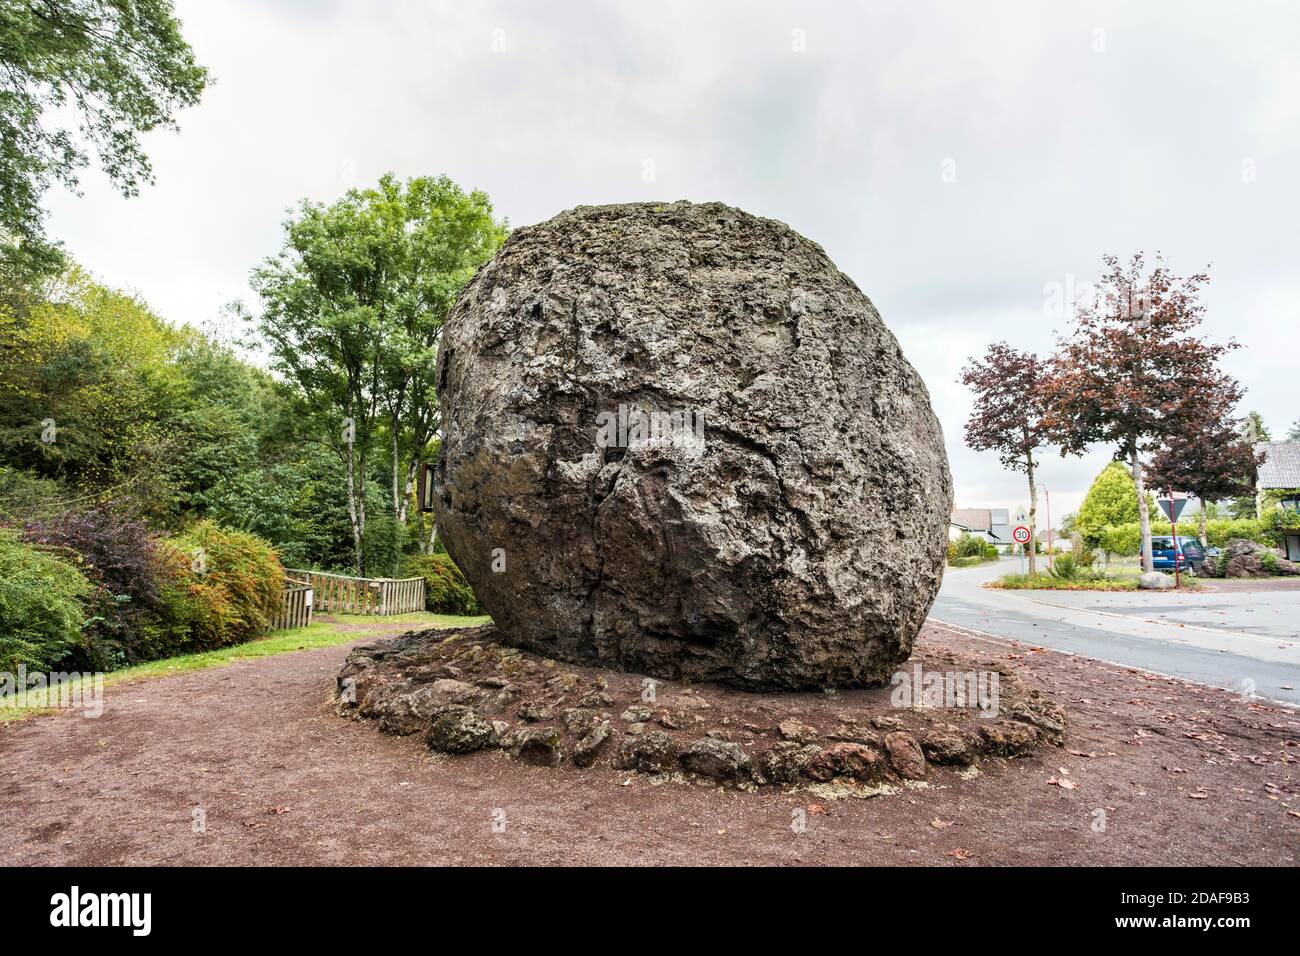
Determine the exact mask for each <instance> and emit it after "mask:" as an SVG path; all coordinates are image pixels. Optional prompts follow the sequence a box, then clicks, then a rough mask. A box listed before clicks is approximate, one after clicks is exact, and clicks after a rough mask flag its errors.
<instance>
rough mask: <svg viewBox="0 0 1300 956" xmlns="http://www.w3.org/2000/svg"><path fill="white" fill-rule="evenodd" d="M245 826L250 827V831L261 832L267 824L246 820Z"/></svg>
mask: <svg viewBox="0 0 1300 956" xmlns="http://www.w3.org/2000/svg"><path fill="white" fill-rule="evenodd" d="M244 826H246V827H248V829H250V830H260V829H261V828H262V827H264V826H266V824H265V823H261V822H259V821H257V820H245V821H244Z"/></svg>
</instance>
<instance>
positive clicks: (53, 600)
mask: <svg viewBox="0 0 1300 956" xmlns="http://www.w3.org/2000/svg"><path fill="white" fill-rule="evenodd" d="M91 590H92V585H91V583H90V582H89V581H88V580H87V579H86V576H85V575H83V574H82V573H81V572H80V571H78V570H77V569H76V568H75V567H73V566H72V564H70V563H69V562H67V561H66V560H64V559H63V558H61V557H59V556H58V555H56V554H51V553H49V552H47V551H44V550H42V549H40V548H38V547H35V546H33V545H30V544H27V543H25V542H23V541H21V540H20V539H19V537H18V534H17V532H15V531H13V530H11V529H8V528H0V669H4V670H7V671H10V672H13V671H16V670H17V669H18V667H19V665H23V666H25V667H27V669H28V670H32V671H48V670H52V669H53V668H54V667H55V665H57V664H58V663H59V662H60V661H61V660H63V659H64V658H65V657H66V656H67V655H68V653H69V652H70V651H72V650H73V649H74V648H76V647H77V644H78V642H79V641H80V639H81V627H82V625H83V624H84V623H85V620H86V615H85V612H84V610H83V608H82V605H81V599H82V598H84V597H85V596H86V595H87V594H89V593H90V592H91Z"/></svg>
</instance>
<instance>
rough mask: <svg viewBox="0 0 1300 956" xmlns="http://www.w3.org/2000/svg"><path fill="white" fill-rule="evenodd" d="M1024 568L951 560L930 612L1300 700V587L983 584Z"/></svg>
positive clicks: (936, 617) (943, 619) (1117, 660)
mask: <svg viewBox="0 0 1300 956" xmlns="http://www.w3.org/2000/svg"><path fill="white" fill-rule="evenodd" d="M1018 569H1019V568H1018V562H1017V561H1015V560H1014V559H1003V560H1002V561H1000V562H999V563H998V564H995V565H986V566H984V567H980V568H960V569H952V568H950V569H949V570H948V572H947V574H946V575H945V576H944V580H943V587H942V588H941V589H940V591H939V597H938V599H937V600H936V601H935V604H934V608H933V609H932V610H931V612H930V620H931V621H932V622H938V623H948V624H955V625H958V626H960V627H965V628H971V629H974V630H977V631H983V632H987V633H990V634H995V635H999V636H1002V637H1010V638H1013V639H1015V640H1021V641H1025V642H1028V643H1031V644H1035V645H1041V646H1044V647H1051V648H1054V649H1055V650H1059V651H1066V652H1069V653H1072V654H1080V655H1083V656H1085V657H1094V658H1098V659H1100V660H1104V661H1109V662H1111V663H1114V664H1121V665H1124V666H1126V667H1135V668H1139V669H1141V670H1145V671H1152V672H1154V673H1158V674H1166V675H1169V676H1172V677H1182V678H1185V679H1188V680H1195V681H1200V682H1201V683H1205V684H1211V685H1213V686H1216V687H1225V688H1229V689H1231V690H1236V691H1242V692H1243V693H1254V694H1257V695H1259V696H1261V697H1265V698H1268V699H1270V700H1276V701H1282V702H1285V703H1288V704H1300V690H1297V688H1300V589H1290V590H1283V589H1276V590H1256V591H1240V590H1233V591H1227V590H1208V589H1207V590H1205V591H1200V592H1191V591H1180V592H1177V593H1172V592H1168V591H1165V592H1145V591H1144V592H1136V591H1001V590H995V589H992V588H986V587H983V586H982V585H983V584H984V583H985V582H986V581H990V580H992V579H994V578H996V577H998V576H1000V575H1003V574H1006V573H1008V572H1009V571H1014V570H1018ZM1261 587H1267V585H1262V586H1261Z"/></svg>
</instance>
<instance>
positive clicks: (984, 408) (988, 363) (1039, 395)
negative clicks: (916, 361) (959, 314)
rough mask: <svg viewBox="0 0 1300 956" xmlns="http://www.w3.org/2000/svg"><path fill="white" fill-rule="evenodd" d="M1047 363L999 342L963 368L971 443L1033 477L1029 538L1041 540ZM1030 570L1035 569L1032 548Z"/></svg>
mask: <svg viewBox="0 0 1300 956" xmlns="http://www.w3.org/2000/svg"><path fill="white" fill-rule="evenodd" d="M1047 372H1048V364H1047V363H1046V362H1044V361H1043V360H1042V359H1040V358H1039V357H1038V356H1037V355H1035V354H1034V353H1032V352H1021V351H1018V350H1017V349H1014V348H1012V347H1011V346H1010V345H1008V344H1007V343H1006V342H994V343H993V344H992V345H990V346H989V347H988V351H986V352H985V353H984V357H983V358H981V359H976V358H972V359H970V360H969V361H968V363H967V365H966V367H965V368H964V369H962V373H961V379H960V381H961V383H962V384H963V385H966V386H968V387H969V388H970V389H971V390H972V391H973V392H974V393H975V404H974V407H973V408H972V409H971V414H970V418H969V419H967V421H966V444H967V445H969V446H970V447H971V448H973V449H974V450H975V451H996V452H997V453H998V457H999V458H1000V460H1001V461H1002V464H1003V466H1005V467H1006V468H1009V469H1011V470H1012V471H1023V472H1024V473H1025V475H1026V476H1027V477H1028V479H1029V534H1030V537H1029V540H1030V541H1037V540H1038V539H1037V538H1036V537H1035V535H1036V534H1037V531H1036V529H1035V524H1036V520H1035V519H1036V518H1037V512H1038V508H1037V503H1036V502H1037V498H1038V487H1037V485H1036V484H1035V482H1034V468H1035V464H1034V451H1035V450H1036V449H1037V448H1038V447H1040V446H1041V445H1042V444H1043V438H1044V433H1045V426H1044V420H1043V419H1044V414H1045V412H1046V405H1045V401H1044V392H1043V381H1044V379H1045V378H1046V377H1047ZM1026 550H1027V551H1028V553H1029V573H1030V574H1033V573H1034V571H1035V565H1034V551H1035V550H1036V549H1035V548H1033V547H1029V548H1027V549H1026Z"/></svg>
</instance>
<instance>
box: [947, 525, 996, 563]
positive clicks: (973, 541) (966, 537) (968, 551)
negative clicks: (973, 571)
mask: <svg viewBox="0 0 1300 956" xmlns="http://www.w3.org/2000/svg"><path fill="white" fill-rule="evenodd" d="M955 543H956V546H957V557H959V558H981V557H983V556H984V553H985V551H984V549H985V547H991V545H989V543H988V542H987V541H985V540H984V539H983V538H981V537H979V536H978V535H973V534H971V533H970V532H969V531H963V532H962V533H961V537H959V538H958V539H957V541H956V542H955ZM996 552H997V549H996V547H995V548H994V553H995V554H996Z"/></svg>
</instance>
